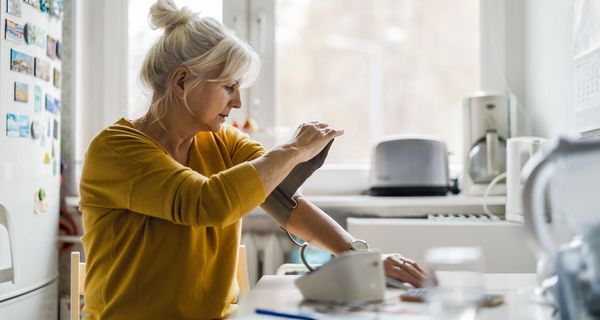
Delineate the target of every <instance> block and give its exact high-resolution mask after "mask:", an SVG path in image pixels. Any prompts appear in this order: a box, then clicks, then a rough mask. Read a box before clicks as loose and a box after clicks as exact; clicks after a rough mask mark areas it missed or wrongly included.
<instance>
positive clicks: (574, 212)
mask: <svg viewBox="0 0 600 320" xmlns="http://www.w3.org/2000/svg"><path fill="white" fill-rule="evenodd" d="M543 150H544V152H538V153H537V154H536V155H535V156H534V157H533V158H532V159H531V161H529V162H528V163H527V164H526V165H525V168H524V169H523V172H524V174H527V175H528V176H529V178H528V179H527V182H526V184H525V189H524V193H523V200H524V205H525V213H526V216H525V222H526V226H527V228H528V229H529V231H530V234H531V235H533V236H534V240H535V241H534V244H536V245H537V247H538V248H537V249H538V251H539V252H541V253H542V255H541V256H540V260H539V262H542V264H541V266H540V267H541V268H539V270H538V275H539V276H541V277H542V278H545V279H549V280H551V281H548V280H546V281H544V282H543V284H547V283H555V284H554V285H553V286H552V285H550V286H547V288H549V289H550V290H547V291H546V292H548V293H550V294H551V296H552V297H553V298H554V299H553V300H554V301H555V304H556V306H557V307H558V311H559V313H560V319H563V320H566V319H598V318H600V215H598V212H600V198H598V181H600V167H599V166H598V163H600V141H599V140H594V141H575V140H568V139H564V138H563V139H560V140H558V141H557V142H555V143H554V144H553V145H551V146H549V147H546V146H545V148H544V149H543ZM544 261H546V265H544V264H543V262H544Z"/></svg>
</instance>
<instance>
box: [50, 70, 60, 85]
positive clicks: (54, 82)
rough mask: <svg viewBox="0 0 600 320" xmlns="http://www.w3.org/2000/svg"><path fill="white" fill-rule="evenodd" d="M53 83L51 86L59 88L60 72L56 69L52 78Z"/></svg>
mask: <svg viewBox="0 0 600 320" xmlns="http://www.w3.org/2000/svg"><path fill="white" fill-rule="evenodd" d="M53 79H54V80H53V81H52V84H54V86H55V87H57V88H60V71H58V69H56V68H54V77H53Z"/></svg>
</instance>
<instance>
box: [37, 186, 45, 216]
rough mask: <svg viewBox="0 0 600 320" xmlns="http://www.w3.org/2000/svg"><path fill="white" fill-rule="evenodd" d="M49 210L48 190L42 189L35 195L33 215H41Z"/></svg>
mask: <svg viewBox="0 0 600 320" xmlns="http://www.w3.org/2000/svg"><path fill="white" fill-rule="evenodd" d="M47 210H48V201H46V190H44V188H40V189H39V190H38V191H36V192H34V193H33V213H35V214H37V215H40V214H42V213H44V212H46V211H47Z"/></svg>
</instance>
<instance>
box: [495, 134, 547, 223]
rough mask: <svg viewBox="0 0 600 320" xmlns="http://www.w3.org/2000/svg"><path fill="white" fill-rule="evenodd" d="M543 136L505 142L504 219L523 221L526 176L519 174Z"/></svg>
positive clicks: (516, 138)
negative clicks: (523, 195)
mask: <svg viewBox="0 0 600 320" xmlns="http://www.w3.org/2000/svg"><path fill="white" fill-rule="evenodd" d="M544 141H545V139H543V138H538V137H515V138H509V139H508V140H507V142H506V144H507V147H506V152H507V160H506V216H505V217H506V220H508V221H512V222H520V223H523V222H524V219H525V218H524V215H525V214H524V212H523V200H522V199H523V197H522V194H523V186H524V184H525V179H526V178H527V177H525V176H522V175H521V171H522V170H523V166H525V163H527V161H528V160H529V159H530V158H531V157H532V156H533V155H534V154H535V153H536V152H537V151H538V150H539V149H540V147H541V146H542V143H543V142H544Z"/></svg>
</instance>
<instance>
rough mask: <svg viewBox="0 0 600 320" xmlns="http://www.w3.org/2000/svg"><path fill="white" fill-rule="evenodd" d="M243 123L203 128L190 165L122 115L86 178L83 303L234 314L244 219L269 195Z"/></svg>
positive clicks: (125, 314) (165, 313)
mask: <svg viewBox="0 0 600 320" xmlns="http://www.w3.org/2000/svg"><path fill="white" fill-rule="evenodd" d="M263 152H264V151H263V148H262V147H261V146H260V145H259V144H258V143H256V142H254V141H252V140H250V139H249V138H247V136H246V135H244V134H242V133H240V132H239V131H238V130H237V129H235V128H232V127H229V126H223V128H222V129H221V130H220V131H219V132H201V133H199V134H198V135H196V137H195V141H194V144H193V145H192V148H191V150H190V154H189V168H188V167H185V166H183V165H181V164H179V163H178V162H176V161H175V160H174V159H173V158H171V156H170V155H169V154H168V153H167V152H166V151H165V150H164V148H162V147H161V146H160V145H159V144H158V143H157V142H155V141H154V140H153V139H151V138H150V137H148V136H146V135H145V134H143V133H142V132H140V131H138V130H136V129H135V127H134V126H133V124H132V123H131V122H129V121H128V120H125V119H121V120H119V121H118V122H117V123H115V124H114V125H112V126H110V127H108V128H107V129H105V130H104V131H102V132H101V133H100V134H99V135H98V136H96V137H95V138H94V140H93V141H92V143H91V144H90V146H89V149H88V151H87V154H86V158H85V161H84V165H83V172H82V176H81V186H80V188H81V203H80V205H81V210H82V212H83V225H84V235H83V237H82V239H83V245H84V249H85V253H86V260H87V277H86V282H85V308H84V311H85V312H86V313H88V314H89V318H91V319H212V318H221V317H224V316H225V315H227V314H228V313H229V312H230V311H232V308H233V306H232V304H233V303H235V302H236V299H237V294H238V287H237V283H236V282H235V269H236V263H237V253H238V246H239V241H240V228H241V222H240V218H241V217H242V216H243V215H244V214H245V213H247V212H248V211H250V210H252V209H253V208H254V207H256V206H258V205H259V204H261V203H262V202H264V200H265V191H264V187H263V185H262V182H261V180H260V177H259V176H258V174H257V172H256V170H255V169H254V167H253V166H252V165H251V164H250V163H248V162H247V161H248V160H250V159H254V158H256V157H258V156H260V155H261V154H262V153H263Z"/></svg>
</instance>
